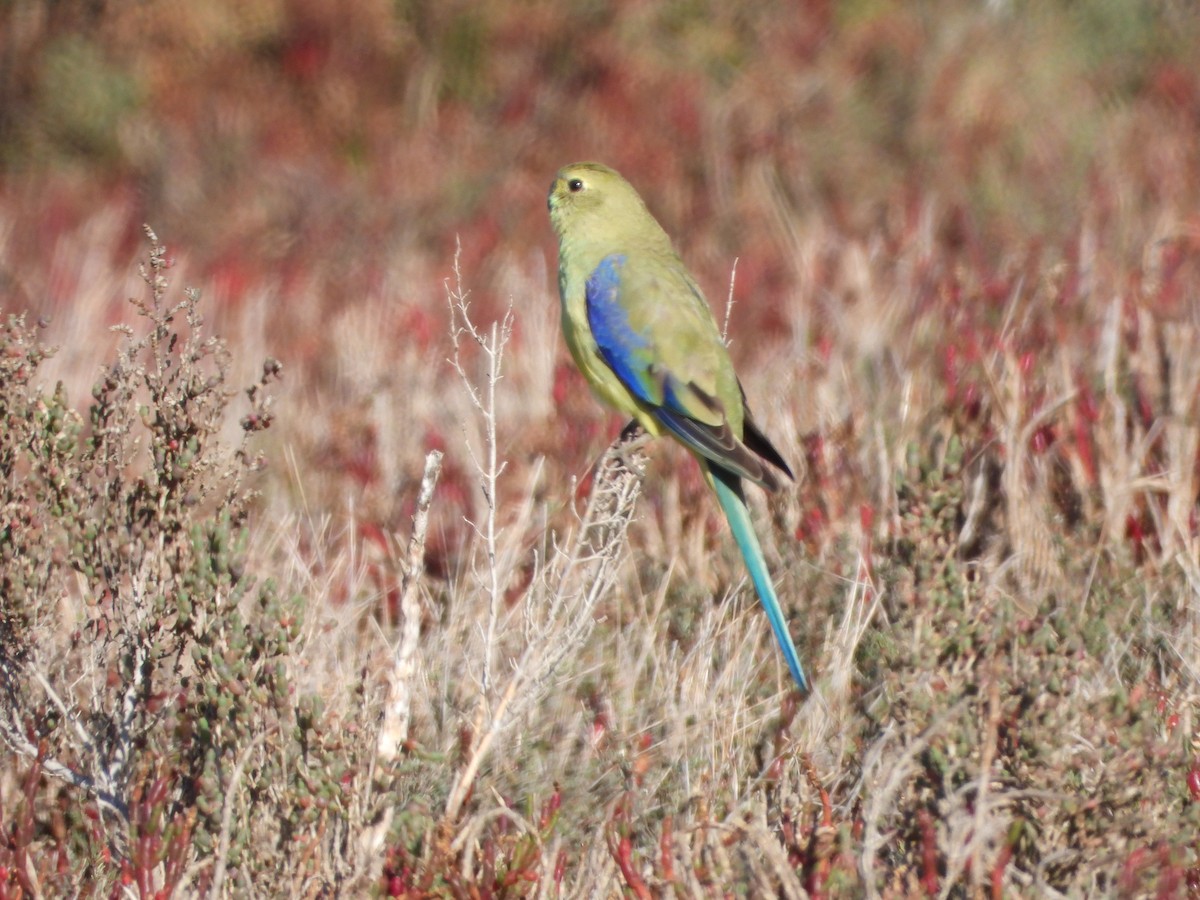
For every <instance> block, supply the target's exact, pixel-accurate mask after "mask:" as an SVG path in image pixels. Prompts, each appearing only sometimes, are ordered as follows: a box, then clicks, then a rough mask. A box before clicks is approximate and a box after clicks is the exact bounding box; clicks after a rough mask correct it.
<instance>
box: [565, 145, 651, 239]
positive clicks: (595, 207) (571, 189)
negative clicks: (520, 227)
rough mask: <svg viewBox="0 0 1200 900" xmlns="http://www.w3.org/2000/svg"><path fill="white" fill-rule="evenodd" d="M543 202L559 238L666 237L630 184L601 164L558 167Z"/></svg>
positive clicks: (588, 163) (587, 163) (586, 163)
mask: <svg viewBox="0 0 1200 900" xmlns="http://www.w3.org/2000/svg"><path fill="white" fill-rule="evenodd" d="M546 205H547V206H549V208H550V223H551V224H552V225H553V226H554V232H555V234H557V235H558V237H559V240H562V238H563V237H564V236H565V235H571V236H572V239H582V240H604V239H605V238H606V237H609V236H613V235H627V236H630V237H634V236H641V237H643V238H650V236H651V235H654V236H655V237H657V236H658V235H661V236H662V238H663V239H665V238H666V235H665V234H663V233H662V229H661V228H660V227H659V226H658V223H657V222H655V221H654V217H653V216H651V215H650V213H649V211H648V210H647V209H646V204H645V203H643V202H642V198H641V197H639V196H638V193H637V191H635V190H634V189H633V185H631V184H630V183H629V182H628V181H626V180H625V179H624V178H622V177H621V176H620V174H618V173H617V172H615V171H614V170H612V169H610V168H609V167H608V166H604V165H601V164H600V163H594V162H582V163H572V164H571V165H569V166H564V167H563V168H561V169H559V170H558V174H557V175H555V176H554V183H553V184H551V185H550V194H549V196H547V198H546ZM639 233H640V234H639Z"/></svg>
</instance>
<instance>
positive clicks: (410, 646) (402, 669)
mask: <svg viewBox="0 0 1200 900" xmlns="http://www.w3.org/2000/svg"><path fill="white" fill-rule="evenodd" d="M441 469H442V454H441V451H439V450H431V451H430V452H429V453H428V454H427V455H426V457H425V475H424V476H423V477H422V478H421V492H420V494H418V495H417V511H416V512H415V513H414V514H413V530H412V537H411V538H409V541H408V559H407V565H406V567H405V570H404V580H403V583H402V585H401V588H400V615H401V617H402V620H403V621H402V624H401V626H400V628H401V631H400V642H399V644H397V645H396V653H395V657H394V661H393V664H392V671H391V690H390V692H389V695H388V702H387V706H386V707H385V708H384V713H383V725H382V726H381V727H380V729H379V740H378V743H377V745H376V753H377V755H378V756H380V757H381V758H383V759H393V758H395V756H396V752H397V751H398V750H399V748H400V747H401V746H402V745H403V744H404V742H405V741H406V740H408V726H409V721H410V718H411V715H412V680H413V672H414V669H415V667H416V653H417V641H418V639H419V637H420V634H421V604H420V602H419V601H418V592H417V588H418V585H419V583H420V580H421V574H422V572H423V571H424V568H425V532H426V530H427V529H428V527H429V507H430V504H431V503H432V502H433V489H434V487H435V486H436V485H437V480H438V474H439V473H440V472H441Z"/></svg>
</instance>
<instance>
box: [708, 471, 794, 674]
mask: <svg viewBox="0 0 1200 900" xmlns="http://www.w3.org/2000/svg"><path fill="white" fill-rule="evenodd" d="M705 468H706V469H707V470H708V473H709V478H710V480H711V481H712V485H713V489H714V490H715V491H716V494H717V500H718V501H719V502H720V504H721V508H722V509H723V510H725V518H726V519H728V520H729V528H730V530H731V531H732V532H733V538H734V540H735V541H737V545H738V549H739V550H741V551H742V558H743V559H744V560H745V561H746V568H747V569H748V570H749V571H750V580H751V581H753V582H754V588H755V590H756V591H757V592H758V599H759V600H760V601H761V602H762V605H763V609H765V610H766V612H767V618H768V619H769V620H770V621H771V630H772V631H774V632H775V639H776V640H777V641H778V642H779V648H780V650H782V651H783V657H784V659H785V660H787V664H788V668H789V669H791V671H792V677H793V678H795V679H796V684H798V685H800V689H801V690H802V691H804V692H805V693H807V692H808V690H809V686H808V678H806V677H805V675H804V667H803V666H801V665H800V656H799V654H797V653H796V645H795V644H793V643H792V636H791V634H790V633H789V632H788V625H787V620H786V619H784V617H783V610H782V609H781V608H780V606H779V598H778V597H777V596H776V595H775V586H774V585H773V584H772V583H771V575H770V573H769V572H768V571H767V561H766V560H765V559H764V558H763V552H762V547H760V546H759V543H758V535H756V534H755V533H754V526H753V524H751V522H750V510H749V509H747V508H746V500H745V497H744V496H743V494H742V485H741V480H740V479H739V478H738V477H737V476H736V475H734V474H733V473H732V472H725V471H722V470H721V469H720V468H719V467H717V466H709V465H706V466H705Z"/></svg>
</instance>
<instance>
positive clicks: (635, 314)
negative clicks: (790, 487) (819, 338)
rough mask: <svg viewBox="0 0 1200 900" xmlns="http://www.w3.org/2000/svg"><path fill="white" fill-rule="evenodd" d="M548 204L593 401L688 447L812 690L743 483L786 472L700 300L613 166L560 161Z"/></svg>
mask: <svg viewBox="0 0 1200 900" xmlns="http://www.w3.org/2000/svg"><path fill="white" fill-rule="evenodd" d="M547 206H548V207H549V211H550V223H551V226H552V227H553V230H554V233H555V236H556V237H557V239H558V287H559V296H560V299H561V301H562V329H563V337H564V338H565V340H566V344H567V349H568V350H569V351H570V353H571V357H572V358H573V359H574V361H575V364H576V365H577V366H578V367H579V370H580V372H581V373H582V374H583V376H584V378H585V379H586V381H587V382H588V385H589V386H590V387H591V389H592V392H593V393H594V394H595V395H596V397H597V398H598V399H599V400H600V401H601V402H603V403H605V404H607V405H608V406H610V407H612V408H614V409H616V410H617V411H618V412H620V413H621V414H622V415H627V416H631V417H632V419H633V422H636V423H637V424H639V425H641V427H642V428H643V429H645V431H646V432H647V433H648V434H650V435H651V436H653V437H659V436H664V435H666V436H669V437H672V438H674V439H675V440H677V441H678V442H679V443H681V444H683V446H684V447H686V448H687V449H688V450H689V451H690V452H691V453H692V455H693V456H695V458H696V460H697V462H699V464H700V467H701V469H702V471H703V474H704V480H705V481H706V482H707V484H708V485H709V487H710V488H711V489H712V490H713V492H714V493H715V494H716V495H717V502H718V503H719V504H720V506H721V509H722V510H723V511H724V513H725V517H726V519H727V520H728V522H729V528H730V531H732V532H733V537H734V540H735V541H736V543H737V546H738V549H739V550H740V551H741V555H742V558H743V559H744V560H745V563H746V568H747V570H748V571H749V573H750V580H751V581H752V582H753V583H754V587H755V591H756V592H757V594H758V598H759V600H760V601H761V603H762V606H763V608H764V609H765V610H766V613H767V618H768V620H769V621H770V623H771V629H772V631H773V632H774V634H775V639H776V641H777V642H778V644H779V647H780V650H781V651H782V652H783V657H784V660H785V661H786V662H787V666H788V669H789V670H790V671H791V675H792V678H793V679H794V680H795V682H796V684H797V685H798V686H799V688H800V690H801V691H802V692H804V693H808V691H809V682H808V678H807V677H806V675H805V673H804V668H803V666H802V665H801V664H800V657H799V654H797V652H796V646H795V644H794V643H792V637H791V634H790V632H789V631H788V623H787V620H786V619H785V618H784V615H783V610H782V609H781V608H780V605H779V598H778V597H777V596H776V594H775V587H774V585H773V584H772V581H771V575H770V572H769V571H768V570H767V563H766V560H765V559H764V557H763V552H762V547H761V546H760V545H759V542H758V536H757V535H756V534H755V531H754V526H753V524H752V523H751V519H750V511H749V509H748V508H747V506H746V498H745V493H744V490H743V482H744V481H750V482H753V483H754V484H756V485H758V486H759V487H761V488H763V489H764V490H767V491H776V490H778V489H779V488H780V486H781V484H782V482H781V479H782V478H784V477H786V478H787V479H789V480H794V476H793V475H792V471H791V469H789V468H788V465H787V463H786V462H785V461H784V459H783V457H782V456H781V455H780V453H779V451H778V450H776V449H775V447H774V446H773V445H772V444H771V442H770V441H769V440H768V439H767V437H766V435H764V434H763V432H762V431H761V430H760V429H759V427H758V426H757V425H756V424H755V423H754V420H753V419H752V418H751V417H750V412H749V410H748V408H747V405H746V395H745V392H744V391H743V390H742V385H741V383H740V382H739V381H738V377H737V375H736V373H735V372H734V369H733V362H732V360H731V359H730V357H729V351H728V350H727V349H726V346H725V342H724V340H723V339H722V335H721V332H720V330H719V329H718V327H717V323H716V320H715V319H714V318H713V314H712V310H711V308H710V307H709V305H708V301H707V300H706V299H705V298H704V295H703V293H701V291H700V287H699V286H698V285H697V283H696V280H695V279H694V278H693V277H692V276H691V274H690V273H689V272H688V270H687V268H686V267H685V266H684V264H683V261H682V260H681V259H680V257H679V255H678V254H677V253H676V252H675V249H674V247H673V246H672V244H671V239H670V237H668V235H667V233H666V231H664V230H663V228H662V226H661V225H659V223H658V221H657V220H656V219H655V218H654V216H653V215H652V214H651V213H650V211H649V209H647V207H646V204H645V202H643V200H642V198H641V197H640V196H639V195H638V192H637V190H636V189H635V188H634V187H633V185H631V184H630V183H629V182H628V181H626V180H625V179H624V178H623V177H621V175H620V174H619V173H617V172H616V171H615V170H613V169H611V168H609V167H608V166H605V165H602V164H601V163H595V162H582V163H574V164H572V165H568V166H564V167H563V168H562V169H560V170H559V171H558V172H557V173H556V174H555V177H554V182H553V183H552V184H551V186H550V192H549V196H548V197H547ZM633 422H631V423H630V424H631V425H632V424H633Z"/></svg>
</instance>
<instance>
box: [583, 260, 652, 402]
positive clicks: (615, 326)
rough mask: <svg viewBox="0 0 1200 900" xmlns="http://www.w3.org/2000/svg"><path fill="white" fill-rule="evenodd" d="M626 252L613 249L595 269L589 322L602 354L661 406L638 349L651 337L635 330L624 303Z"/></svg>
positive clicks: (628, 383) (633, 387) (643, 396)
mask: <svg viewBox="0 0 1200 900" xmlns="http://www.w3.org/2000/svg"><path fill="white" fill-rule="evenodd" d="M624 265H625V254H624V253H610V254H609V255H608V256H606V257H604V259H602V260H600V264H599V265H598V266H596V268H595V269H594V270H593V271H592V274H591V275H590V276H589V277H588V280H587V285H586V287H585V292H586V297H587V314H588V324H589V325H590V326H591V328H592V337H594V338H595V339H596V346H597V347H599V348H600V355H601V356H602V357H603V358H604V361H605V362H606V363H608V365H609V367H610V368H611V369H612V370H613V371H614V372H615V373H616V374H617V377H618V378H620V379H621V383H622V384H624V385H625V387H627V388H628V389H629V390H630V391H631V392H632V393H633V394H634V396H636V397H637V398H638V399H639V400H641V401H643V402H644V403H649V404H651V405H654V406H657V405H658V404H659V403H661V402H662V398H661V397H657V396H654V395H653V394H652V393H651V388H652V386H653V381H650V380H648V379H647V378H646V376H647V374H649V368H650V367H649V366H647V365H646V361H645V358H644V356H642V355H641V354H639V352H638V351H640V350H645V349H647V348H648V347H649V346H650V341H649V340H648V339H647V338H646V337H644V336H643V335H641V334H639V333H638V332H637V331H634V329H633V326H631V325H630V324H629V314H628V313H627V312H626V311H625V308H624V307H622V306H621V267H622V266H624Z"/></svg>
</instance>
